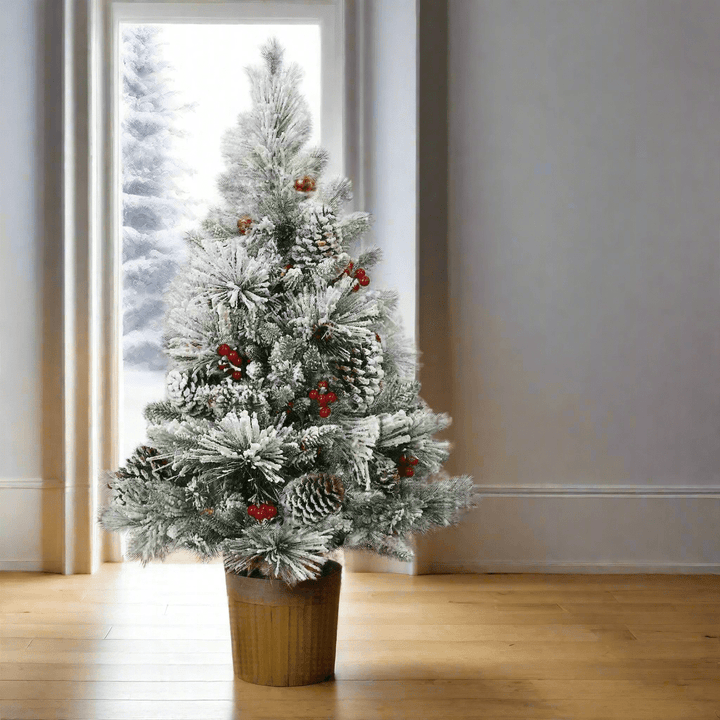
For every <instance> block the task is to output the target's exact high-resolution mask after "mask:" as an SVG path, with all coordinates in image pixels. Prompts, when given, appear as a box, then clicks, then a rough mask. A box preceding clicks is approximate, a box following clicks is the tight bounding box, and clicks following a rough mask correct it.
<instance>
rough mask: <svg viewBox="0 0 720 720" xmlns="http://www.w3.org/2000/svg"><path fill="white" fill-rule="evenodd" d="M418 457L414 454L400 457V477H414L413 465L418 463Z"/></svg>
mask: <svg viewBox="0 0 720 720" xmlns="http://www.w3.org/2000/svg"><path fill="white" fill-rule="evenodd" d="M418 462H419V461H418V459H417V458H416V457H413V456H412V455H410V456H408V455H401V456H400V457H399V458H398V475H400V477H412V476H413V475H414V474H415V471H414V470H413V466H415V465H417V464H418Z"/></svg>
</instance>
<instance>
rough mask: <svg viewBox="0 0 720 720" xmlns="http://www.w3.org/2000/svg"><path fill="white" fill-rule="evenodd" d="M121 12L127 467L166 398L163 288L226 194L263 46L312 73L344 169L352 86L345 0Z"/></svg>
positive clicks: (118, 213)
mask: <svg viewBox="0 0 720 720" xmlns="http://www.w3.org/2000/svg"><path fill="white" fill-rule="evenodd" d="M110 9H111V11H112V15H111V18H110V28H109V29H110V32H111V39H112V42H111V43H109V48H110V50H111V54H110V57H109V58H108V60H109V61H110V66H111V68H112V77H111V83H110V92H111V96H112V97H111V99H110V100H111V104H112V106H113V109H114V112H113V113H112V118H113V128H112V130H111V137H112V138H114V141H115V142H114V145H115V146H114V147H113V157H114V159H115V162H114V167H113V172H112V181H111V183H110V194H111V198H110V202H111V204H112V206H113V207H114V208H115V213H114V217H115V218H116V222H115V223H114V228H113V231H112V232H111V238H112V240H113V242H114V244H116V245H117V247H115V248H114V255H115V258H116V272H115V273H114V278H113V279H114V285H115V297H116V303H115V307H116V310H117V314H118V316H119V317H118V318H116V322H115V324H114V327H115V341H116V353H117V360H118V365H119V367H120V368H121V370H120V372H119V373H118V375H119V378H120V380H119V382H118V384H117V387H116V404H115V407H116V409H117V412H118V415H119V422H118V423H117V425H116V428H117V434H118V435H119V438H120V442H119V447H118V448H117V450H118V455H119V458H118V459H119V462H122V460H123V459H124V458H125V457H127V456H128V455H129V454H130V453H131V452H132V450H133V449H134V447H136V446H137V445H138V444H139V443H141V442H142V441H143V440H144V438H145V421H144V419H143V417H142V411H143V408H144V407H145V405H146V404H147V403H148V402H150V401H152V400H157V399H160V398H162V397H163V395H164V391H165V386H164V383H165V379H164V378H165V359H164V356H163V354H162V350H161V344H162V318H163V315H164V306H163V302H162V295H163V293H164V291H165V290H166V289H167V286H168V285H169V282H170V281H171V280H172V277H173V276H174V273H175V271H176V269H177V266H178V264H179V263H181V262H182V260H183V257H184V241H183V239H182V238H183V235H184V232H185V231H187V230H189V229H190V228H192V227H194V226H195V225H196V224H197V223H198V222H199V221H200V220H202V218H203V217H204V215H205V212H206V211H207V209H208V208H209V206H211V205H212V204H213V202H214V201H215V200H216V199H217V191H216V189H215V180H216V177H217V175H218V173H219V172H220V171H221V170H222V169H223V163H222V158H221V153H220V141H221V137H222V134H223V132H224V130H226V129H227V128H229V127H231V126H232V125H234V124H235V121H236V118H237V115H238V113H239V112H241V111H242V110H244V109H245V108H246V107H248V106H249V95H248V84H247V80H246V77H245V72H244V68H245V67H246V66H247V65H248V64H257V63H258V62H260V55H259V48H260V46H261V45H262V44H263V43H264V42H265V41H266V40H267V39H268V38H270V37H273V36H274V37H277V39H278V40H279V41H280V42H281V44H282V45H283V47H284V48H285V51H286V59H287V61H288V62H297V63H298V64H299V65H300V66H301V67H302V68H303V70H304V75H305V77H304V81H303V83H304V85H303V93H304V95H305V96H306V98H307V100H308V103H309V105H310V109H311V113H312V116H313V126H314V127H313V141H315V142H317V143H319V144H322V145H323V146H325V147H326V148H328V149H329V150H330V152H331V158H332V162H333V163H334V165H335V166H334V167H332V166H331V168H330V172H336V173H342V172H343V167H342V157H343V153H342V135H343V127H342V117H343V113H342V109H343V101H342V99H343V93H342V87H341V78H342V76H341V64H339V63H338V43H337V40H338V37H339V33H338V32H337V28H338V24H339V21H340V19H341V18H340V13H339V7H338V5H337V4H336V3H333V2H328V1H326V2H315V3H312V2H310V3H308V2H303V3H296V2H284V3H280V2H278V3H276V2H263V3H253V2H232V3H223V4H222V5H221V4H215V3H206V4H203V5H199V4H195V3H182V2H169V3H111V5H110ZM117 345H120V346H121V347H117ZM116 367H117V366H116Z"/></svg>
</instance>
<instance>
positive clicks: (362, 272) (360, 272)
mask: <svg viewBox="0 0 720 720" xmlns="http://www.w3.org/2000/svg"><path fill="white" fill-rule="evenodd" d="M355 277H356V278H358V279H360V278H361V277H365V268H358V269H357V270H356V271H355Z"/></svg>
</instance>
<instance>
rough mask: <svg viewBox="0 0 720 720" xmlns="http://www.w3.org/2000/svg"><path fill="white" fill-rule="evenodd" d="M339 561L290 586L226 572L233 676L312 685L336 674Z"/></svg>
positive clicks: (261, 681)
mask: <svg viewBox="0 0 720 720" xmlns="http://www.w3.org/2000/svg"><path fill="white" fill-rule="evenodd" d="M341 575H342V566H341V565H340V564H339V563H337V562H335V561H333V560H328V562H327V563H326V564H325V566H324V568H323V572H322V575H321V576H320V577H318V578H316V579H314V580H305V581H303V582H301V583H298V584H297V585H295V587H289V586H288V585H286V584H285V583H284V582H283V581H282V580H270V579H268V578H254V577H243V576H242V575H236V574H235V573H229V572H226V573H225V579H226V584H227V593H228V603H229V606H230V635H231V638H232V654H233V667H234V670H235V677H237V678H239V679H240V680H244V681H245V682H249V683H254V684H255V685H274V686H277V687H285V686H291V685H312V684H313V683H318V682H323V681H324V680H331V679H332V678H333V677H334V673H335V647H336V643H337V625H338V607H339V605H340V579H341Z"/></svg>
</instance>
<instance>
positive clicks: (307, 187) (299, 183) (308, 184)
mask: <svg viewBox="0 0 720 720" xmlns="http://www.w3.org/2000/svg"><path fill="white" fill-rule="evenodd" d="M295 189H296V190H297V191H298V192H313V191H314V190H315V180H314V179H313V178H311V177H310V176H309V175H305V177H303V178H300V179H299V180H296V181H295Z"/></svg>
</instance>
